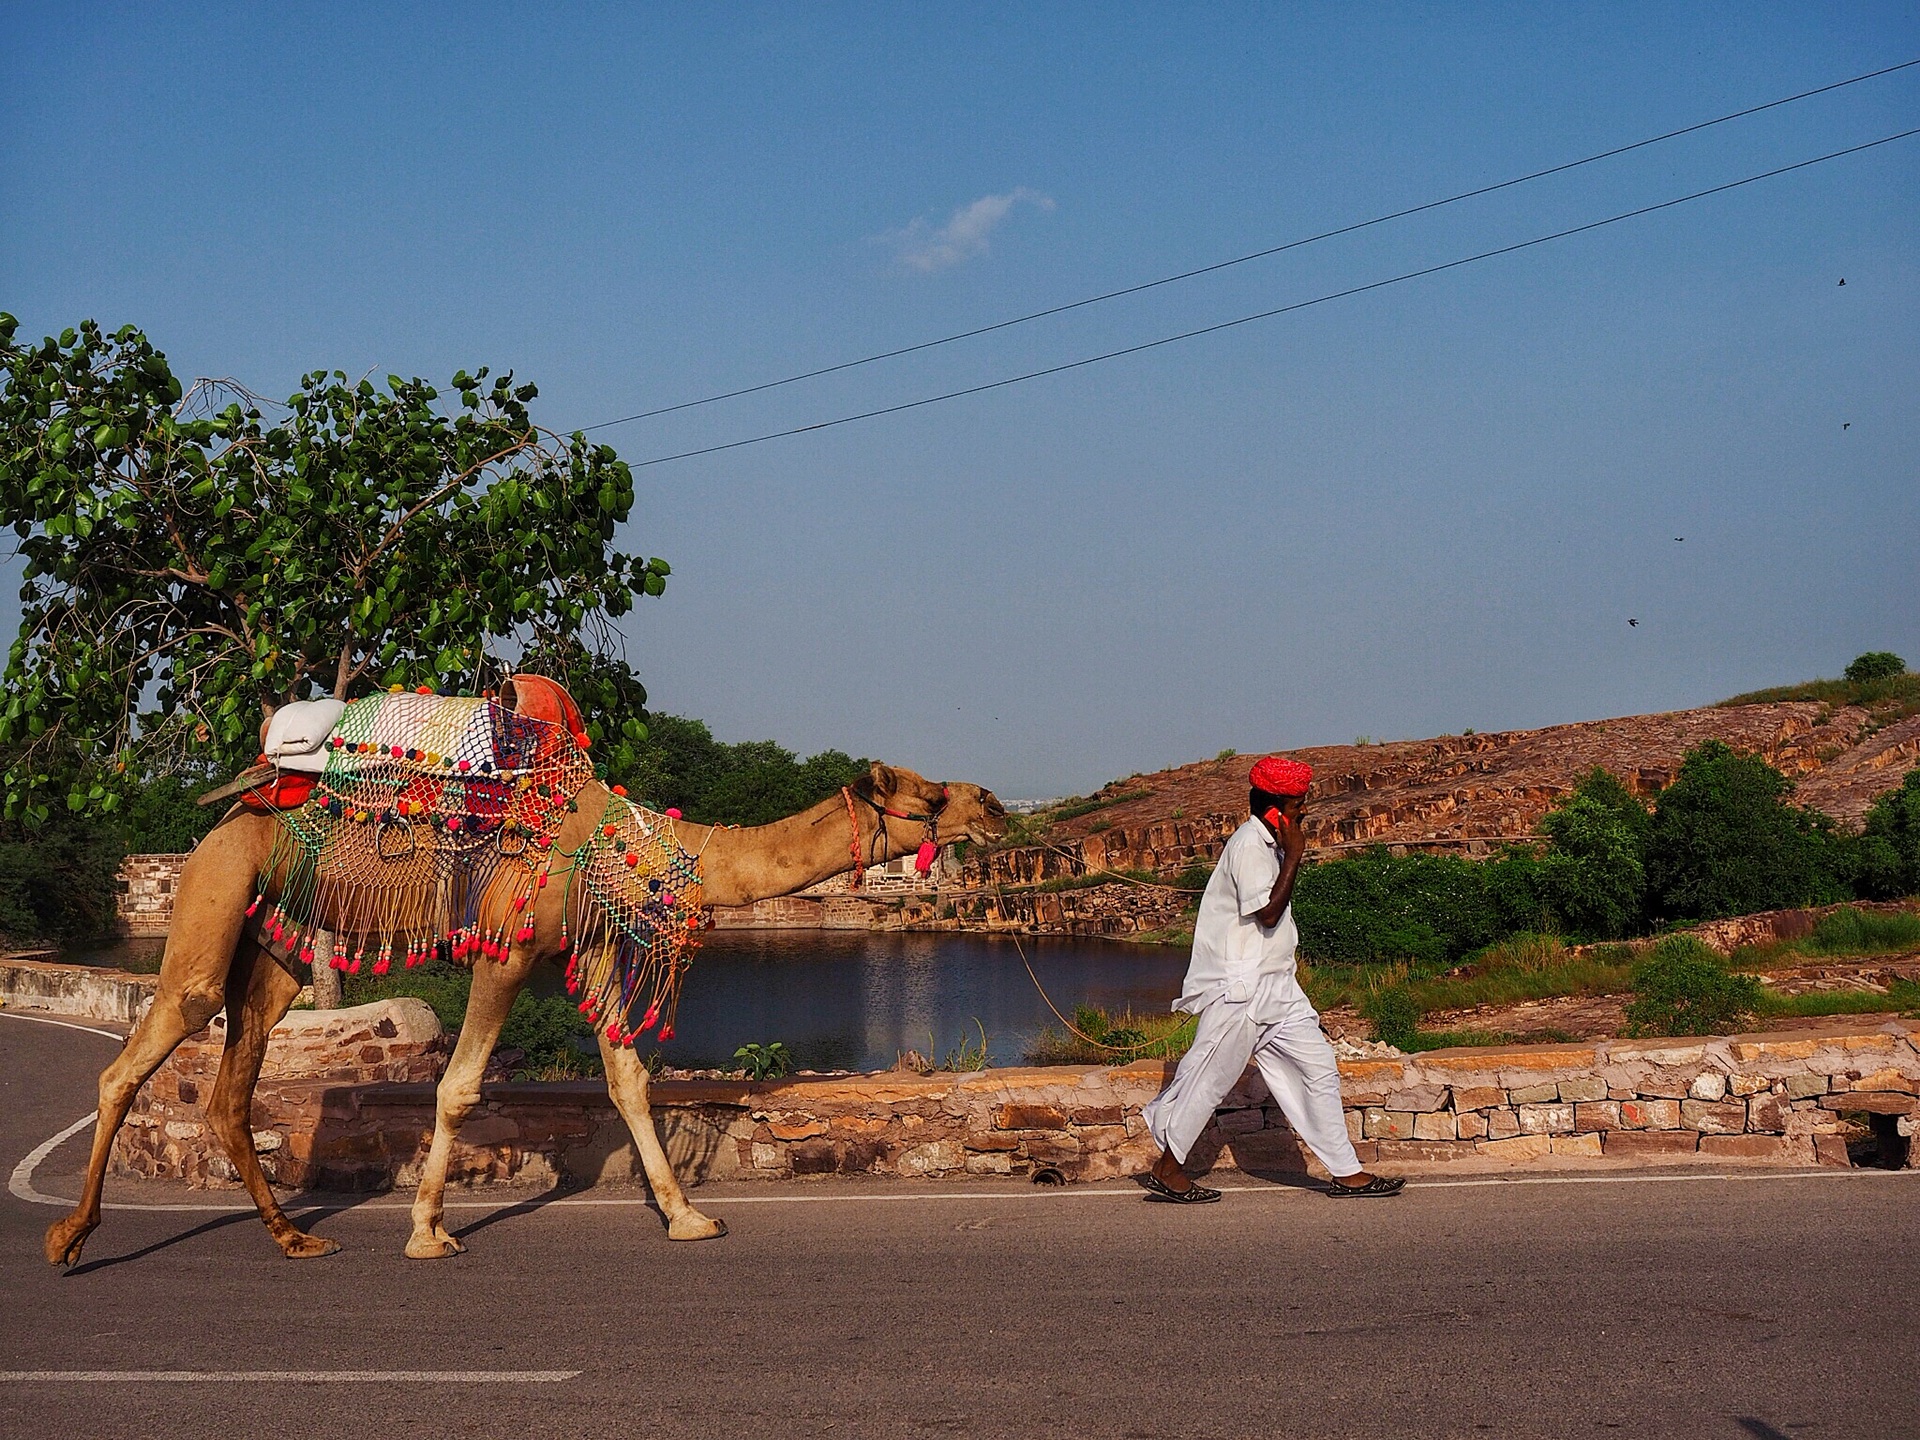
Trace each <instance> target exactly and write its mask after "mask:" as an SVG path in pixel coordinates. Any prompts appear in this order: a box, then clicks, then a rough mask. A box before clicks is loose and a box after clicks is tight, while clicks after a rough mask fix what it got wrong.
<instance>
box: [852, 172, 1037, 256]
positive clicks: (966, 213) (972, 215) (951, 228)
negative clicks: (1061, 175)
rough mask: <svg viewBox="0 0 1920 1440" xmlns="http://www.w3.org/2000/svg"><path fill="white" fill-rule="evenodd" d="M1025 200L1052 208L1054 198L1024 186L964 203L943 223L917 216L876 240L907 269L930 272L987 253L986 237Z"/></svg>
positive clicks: (1031, 203) (1035, 206) (1027, 202)
mask: <svg viewBox="0 0 1920 1440" xmlns="http://www.w3.org/2000/svg"><path fill="white" fill-rule="evenodd" d="M1022 202H1025V203H1026V204H1029V205H1032V206H1033V207H1034V208H1035V209H1039V210H1051V209H1053V201H1052V200H1051V199H1049V198H1048V197H1047V196H1045V195H1042V194H1041V193H1040V192H1039V191H1037V190H1029V189H1028V188H1027V187H1026V186H1024V185H1022V186H1020V187H1018V188H1017V189H1013V190H1009V191H1008V192H1007V193H1006V194H1004V195H982V196H981V197H980V198H979V199H978V200H975V201H973V202H972V203H971V204H968V205H962V206H961V207H960V208H959V209H958V210H955V211H954V212H953V214H952V215H951V216H949V217H948V219H947V223H946V224H944V225H939V226H935V225H929V224H928V223H927V222H926V220H925V219H920V218H916V219H915V220H914V221H913V222H912V223H911V224H910V225H907V226H904V227H903V228H901V229H899V230H889V231H888V232H887V233H886V234H884V235H877V236H875V237H874V239H875V240H876V241H877V242H879V243H880V244H883V245H887V246H890V247H891V248H892V250H893V252H894V257H895V258H896V259H897V260H898V261H899V262H900V263H901V264H902V265H904V266H906V267H907V269H909V270H918V271H919V272H920V273H921V274H923V275H931V274H932V273H933V272H934V271H936V270H945V269H947V268H948V267H949V266H953V265H958V264H959V263H960V262H961V261H962V260H970V259H972V258H973V257H974V256H975V255H984V254H986V253H987V237H988V236H990V235H992V234H993V232H994V230H995V229H996V228H998V227H999V225H1000V224H1001V222H1002V221H1004V220H1005V219H1006V218H1007V216H1008V215H1010V214H1012V213H1013V207H1014V206H1016V205H1018V204H1021V203H1022Z"/></svg>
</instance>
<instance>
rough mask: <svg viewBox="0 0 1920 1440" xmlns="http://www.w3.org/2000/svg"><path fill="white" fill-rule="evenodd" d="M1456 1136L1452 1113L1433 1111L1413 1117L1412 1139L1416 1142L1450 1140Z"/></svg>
mask: <svg viewBox="0 0 1920 1440" xmlns="http://www.w3.org/2000/svg"><path fill="white" fill-rule="evenodd" d="M1458 1134H1459V1131H1458V1130H1457V1129H1456V1128H1455V1126H1454V1119H1453V1113H1452V1112H1451V1111H1449V1110H1435V1111H1430V1112H1428V1113H1426V1114H1422V1115H1416V1116H1414V1117H1413V1138H1414V1139H1416V1140H1452V1139H1455V1138H1456V1137H1457V1136H1458Z"/></svg>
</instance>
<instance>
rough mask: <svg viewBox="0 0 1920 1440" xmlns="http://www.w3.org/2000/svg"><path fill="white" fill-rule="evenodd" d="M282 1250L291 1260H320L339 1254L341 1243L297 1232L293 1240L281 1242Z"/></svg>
mask: <svg viewBox="0 0 1920 1440" xmlns="http://www.w3.org/2000/svg"><path fill="white" fill-rule="evenodd" d="M280 1248H281V1250H282V1251H284V1252H285V1254H286V1257H287V1259H289V1260H318V1259H319V1258H320V1257H321V1256H322V1255H337V1254H339V1253H340V1242H339V1241H338V1240H329V1239H328V1238H327V1237H326V1236H324V1235H307V1234H304V1233H301V1232H295V1233H294V1235H293V1236H292V1238H290V1239H287V1240H282V1241H281V1242H280Z"/></svg>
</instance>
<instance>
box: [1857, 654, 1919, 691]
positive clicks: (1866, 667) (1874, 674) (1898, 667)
mask: <svg viewBox="0 0 1920 1440" xmlns="http://www.w3.org/2000/svg"><path fill="white" fill-rule="evenodd" d="M1906 673H1907V662H1906V661H1904V660H1902V659H1901V658H1900V657H1899V656H1898V655H1896V654H1894V653H1893V652H1892V651H1891V650H1869V651H1867V653H1866V654H1864V655H1860V656H1856V657H1855V658H1854V661H1853V663H1852V664H1851V665H1849V666H1847V671H1846V674H1847V679H1849V680H1851V681H1852V682H1853V683H1854V684H1856V685H1870V684H1872V683H1873V682H1874V681H1875V680H1891V679H1893V677H1894V676H1896V675H1904V674H1906Z"/></svg>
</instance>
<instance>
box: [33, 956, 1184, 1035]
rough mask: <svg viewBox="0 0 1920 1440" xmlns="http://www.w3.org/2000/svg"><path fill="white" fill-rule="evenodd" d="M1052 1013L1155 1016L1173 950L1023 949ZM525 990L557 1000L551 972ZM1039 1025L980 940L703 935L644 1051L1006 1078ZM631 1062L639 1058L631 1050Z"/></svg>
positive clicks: (1167, 984) (1036, 1012) (150, 966)
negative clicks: (958, 1069) (902, 1059)
mask: <svg viewBox="0 0 1920 1440" xmlns="http://www.w3.org/2000/svg"><path fill="white" fill-rule="evenodd" d="M1021 943H1022V944H1023V945H1024V946H1025V947H1026V952H1027V957H1028V958H1029V959H1030V960H1031V961H1032V962H1033V968H1034V971H1035V973H1036V974H1038V976H1039V977H1040V982H1041V984H1043V985H1045V986H1046V988H1047V993H1048V994H1049V995H1051V996H1052V997H1053V999H1054V1002H1055V1003H1056V1004H1058V1005H1059V1006H1060V1008H1061V1009H1063V1010H1065V1011H1067V1012H1068V1013H1069V1014H1071V1013H1072V1010H1073V1007H1074V1006H1075V1005H1079V1004H1095V1005H1102V1006H1105V1007H1106V1008H1107V1009H1108V1010H1109V1011H1119V1010H1127V1009H1132V1010H1135V1011H1162V1010H1165V1009H1166V1007H1167V1005H1168V1003H1169V1002H1170V1001H1171V1000H1172V999H1173V997H1174V995H1175V994H1177V993H1178V991H1179V989H1180V977H1181V975H1182V974H1183V973H1184V971H1185V969H1186V963H1187V957H1186V952H1185V951H1183V950H1172V949H1163V948H1160V947H1157V946H1148V945H1126V944H1121V943H1119V942H1117V941H1110V940H1086V939H1048V940H1023V941H1022V942H1021ZM163 945H164V942H162V941H158V940H152V941H147V940H135V941H124V942H122V943H121V944H119V945H115V946H112V947H109V948H105V949H100V950H93V951H88V952H85V953H82V954H72V955H69V956H67V957H65V958H66V959H67V960H69V961H74V962H79V963H85V964H95V965H114V966H119V967H121V968H125V969H138V970H145V971H149V972H151V971H153V970H157V969H158V968H159V960H160V952H161V950H162V948H163ZM533 988H534V989H535V990H536V991H537V992H539V993H541V994H558V993H560V991H561V980H560V973H559V971H558V969H557V968H554V967H550V966H549V967H543V968H542V969H541V970H540V971H538V972H536V975H535V979H534V982H533ZM1052 1018H1053V1017H1052V1016H1051V1015H1050V1014H1049V1013H1048V1012H1047V1008H1046V1004H1045V1002H1044V1001H1043V1000H1042V999H1041V998H1040V995H1039V993H1038V992H1037V991H1036V990H1035V989H1034V986H1033V982H1032V980H1030V979H1028V977H1027V972H1026V968H1025V966H1023V965H1022V964H1021V962H1020V956H1019V953H1018V951H1016V949H1015V948H1014V943H1013V941H1011V940H1009V939H1005V938H1000V937H994V936H986V935H883V934H872V933H868V932H865V931H831V930H829V931H820V930H731V931H729V930H719V931H712V932H709V933H708V935H707V936H706V943H705V945H703V946H702V948H701V950H700V952H699V955H698V958H697V959H696V960H695V962H694V967H693V970H692V971H691V972H690V973H689V975H688V977H687V985H686V992H685V995H684V996H683V998H682V999H681V1002H680V1018H679V1024H678V1026H677V1027H676V1029H677V1033H676V1034H675V1036H674V1038H673V1040H672V1041H671V1042H670V1043H668V1044H666V1045H664V1046H660V1047H658V1048H659V1049H660V1051H661V1054H662V1055H663V1056H664V1057H665V1058H666V1059H667V1061H668V1062H669V1063H671V1064H674V1065H680V1066H687V1067H707V1066H725V1065H731V1064H732V1063H733V1052H734V1051H735V1050H736V1049H738V1048H739V1047H740V1046H742V1045H746V1044H760V1045H765V1044H768V1043H770V1042H772V1041H775V1040H778V1041H780V1042H782V1043H783V1044H784V1045H785V1046H786V1047H787V1049H788V1050H789V1051H790V1052H791V1053H792V1055H793V1059H794V1063H795V1064H796V1065H797V1066H801V1067H805V1068H809V1069H817V1070H828V1069H855V1070H872V1069H877V1068H880V1067H882V1066H887V1065H891V1064H893V1063H894V1060H895V1059H896V1057H897V1056H898V1055H899V1053H900V1052H901V1051H903V1050H918V1051H920V1052H921V1053H922V1054H931V1056H932V1057H933V1058H934V1059H935V1060H939V1059H940V1058H941V1057H943V1056H945V1055H946V1054H947V1053H948V1052H949V1051H952V1050H955V1049H957V1048H958V1047H959V1046H960V1045H961V1044H962V1042H966V1043H968V1044H978V1042H979V1030H978V1029H976V1028H975V1022H976V1021H977V1022H978V1023H979V1025H980V1026H981V1027H984V1029H985V1031H986V1035H987V1045H988V1050H989V1053H990V1054H991V1056H992V1059H993V1063H994V1064H996V1065H1017V1064H1019V1063H1021V1061H1022V1059H1023V1058H1024V1057H1025V1054H1026V1050H1027V1047H1028V1045H1029V1044H1030V1043H1031V1042H1032V1041H1033V1039H1034V1037H1035V1036H1037V1035H1038V1034H1039V1032H1040V1031H1041V1030H1042V1029H1043V1028H1044V1027H1045V1026H1046V1025H1048V1024H1049V1023H1051V1022H1052ZM641 1048H642V1049H643V1050H645V1049H647V1048H650V1047H649V1044H648V1042H646V1041H642V1042H641Z"/></svg>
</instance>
